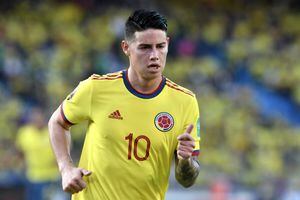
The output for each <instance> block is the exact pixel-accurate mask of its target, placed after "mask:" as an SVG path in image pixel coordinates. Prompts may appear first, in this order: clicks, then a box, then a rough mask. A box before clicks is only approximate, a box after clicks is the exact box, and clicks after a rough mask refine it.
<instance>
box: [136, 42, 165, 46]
mask: <svg viewBox="0 0 300 200" xmlns="http://www.w3.org/2000/svg"><path fill="white" fill-rule="evenodd" d="M166 43H167V42H161V43H158V44H155V45H163V44H166ZM138 46H152V44H148V43H141V44H139V45H138Z"/></svg>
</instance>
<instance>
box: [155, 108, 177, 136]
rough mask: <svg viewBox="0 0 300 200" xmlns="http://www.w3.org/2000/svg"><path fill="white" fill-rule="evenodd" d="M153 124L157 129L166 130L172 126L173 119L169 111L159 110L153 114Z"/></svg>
mask: <svg viewBox="0 0 300 200" xmlns="http://www.w3.org/2000/svg"><path fill="white" fill-rule="evenodd" d="M154 124H155V126H156V128H157V129H158V130H160V131H162V132H167V131H169V130H171V129H172V128H173V126H174V119H173V117H172V115H170V114H169V113H167V112H161V113H158V114H157V115H156V116H155V119H154Z"/></svg>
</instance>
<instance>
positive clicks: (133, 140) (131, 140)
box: [125, 133, 151, 161]
mask: <svg viewBox="0 0 300 200" xmlns="http://www.w3.org/2000/svg"><path fill="white" fill-rule="evenodd" d="M125 140H128V160H131V155H132V143H133V155H134V157H135V159H137V160H138V161H144V160H147V158H148V157H149V151H150V146H151V142H150V139H149V138H148V137H147V136H145V135H139V136H137V137H136V138H134V136H133V133H130V134H129V135H127V136H126V137H125ZM143 140H144V141H145V142H146V144H147V147H146V152H145V154H144V156H143V157H140V156H139V155H138V143H139V142H142V141H143Z"/></svg>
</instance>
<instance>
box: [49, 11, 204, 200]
mask: <svg viewBox="0 0 300 200" xmlns="http://www.w3.org/2000/svg"><path fill="white" fill-rule="evenodd" d="M168 45H169V38H168V37H167V21H166V19H165V18H164V17H163V16H162V15H160V14H159V13H158V12H156V11H147V10H137V11H135V12H134V13H133V14H132V15H131V16H130V17H129V18H128V20H127V21H126V25H125V39H124V40H123V41H122V43H121V46H122V49H123V52H124V53H125V54H126V55H127V56H128V58H129V67H128V69H125V70H124V71H120V72H116V73H111V74H107V75H102V76H100V75H92V76H91V77H90V78H88V79H87V80H84V81H82V82H80V84H79V85H78V87H77V88H76V89H75V90H74V91H73V92H72V93H71V94H70V95H69V96H68V97H67V98H66V99H65V100H64V101H63V103H62V104H61V105H60V107H59V108H58V109H57V110H56V111H55V112H54V113H53V115H52V117H51V119H50V120H49V130H50V139H51V143H52V147H53V150H54V152H55V155H56V158H57V162H58V166H59V169H60V172H61V175H62V186H63V189H64V191H66V192H70V193H72V194H73V195H72V198H73V199H76V200H77V199H78V200H90V199H97V200H98V199H99V200H108V199H111V200H119V199H120V200H131V199H146V200H154V199H164V197H165V193H166V191H167V188H168V178H169V174H170V168H171V163H172V159H173V157H174V156H175V163H176V168H175V170H176V179H177V180H178V182H179V183H180V184H182V185H183V186H184V187H189V186H191V185H193V183H194V182H195V180H196V178H197V176H198V173H199V170H200V165H199V163H198V154H199V148H200V147H199V141H200V132H199V131H200V130H199V129H200V124H199V111H198V104H197V100H196V98H195V95H194V94H193V93H192V92H190V91H189V90H187V89H185V88H183V87H181V86H179V85H177V84H175V83H174V82H172V81H170V80H169V79H167V78H166V77H164V76H163V75H162V72H163V70H164V67H165V64H166V57H167V53H168ZM83 120H88V122H89V123H88V124H89V125H88V128H87V133H86V138H85V142H84V146H83V150H82V154H81V158H80V162H79V167H77V166H75V165H74V163H73V161H72V159H71V157H70V131H69V129H70V127H71V126H72V125H73V124H77V123H80V122H82V121H83Z"/></svg>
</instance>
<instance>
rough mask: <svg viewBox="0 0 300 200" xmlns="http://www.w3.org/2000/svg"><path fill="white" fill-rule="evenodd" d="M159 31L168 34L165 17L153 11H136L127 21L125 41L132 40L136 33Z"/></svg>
mask: <svg viewBox="0 0 300 200" xmlns="http://www.w3.org/2000/svg"><path fill="white" fill-rule="evenodd" d="M150 28H153V29H159V30H162V31H165V32H167V29H168V24H167V20H166V18H165V17H164V16H162V15H161V14H159V13H158V12H157V11H153V10H143V9H141V10H136V11H134V12H133V13H132V14H131V15H130V16H129V17H128V19H127V21H126V24H125V39H126V40H131V39H132V38H133V37H134V33H135V32H137V31H144V30H147V29H150Z"/></svg>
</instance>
